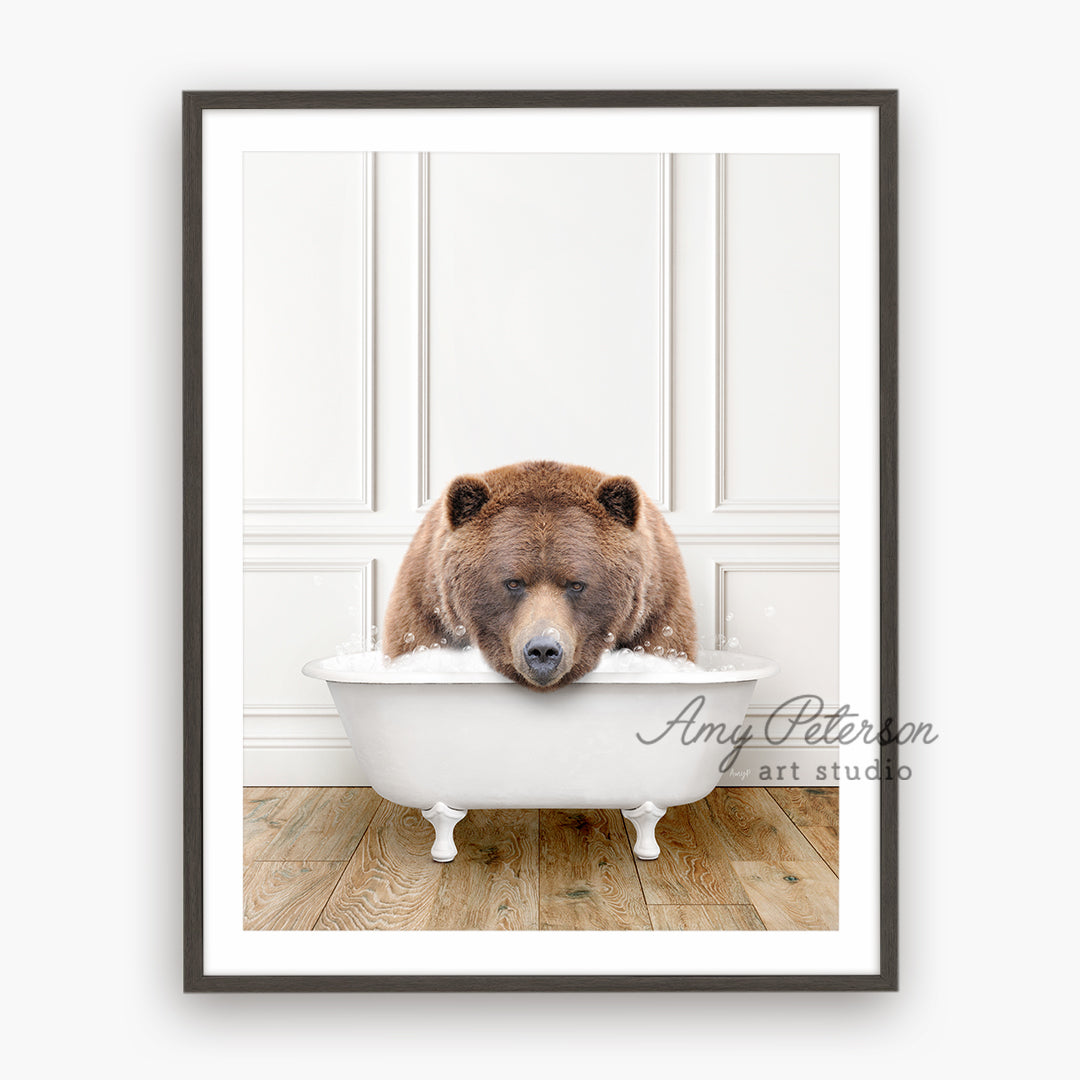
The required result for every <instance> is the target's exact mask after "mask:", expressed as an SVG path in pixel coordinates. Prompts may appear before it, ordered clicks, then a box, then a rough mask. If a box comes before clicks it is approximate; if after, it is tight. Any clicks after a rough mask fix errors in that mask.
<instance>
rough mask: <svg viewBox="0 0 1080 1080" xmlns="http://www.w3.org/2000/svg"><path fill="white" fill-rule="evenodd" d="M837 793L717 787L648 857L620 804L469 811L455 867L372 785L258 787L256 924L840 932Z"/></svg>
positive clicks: (247, 824)
mask: <svg viewBox="0 0 1080 1080" xmlns="http://www.w3.org/2000/svg"><path fill="white" fill-rule="evenodd" d="M839 821H840V814H839V789H838V788H716V789H715V790H714V791H712V792H711V793H710V794H709V795H708V796H706V798H704V799H702V800H701V801H700V802H696V803H693V804H692V805H690V806H675V807H672V808H671V809H669V810H668V812H667V814H665V815H664V817H663V818H662V819H661V821H660V823H659V824H658V825H657V827H656V839H657V842H658V843H659V845H660V857H659V858H658V859H654V860H652V861H649V862H642V861H641V860H640V859H637V858H635V857H634V854H633V839H634V828H633V826H632V825H631V823H630V822H628V821H626V820H625V819H624V818H623V816H622V814H621V813H619V811H617V810H471V811H469V813H468V815H467V816H466V817H465V819H464V820H463V821H461V822H459V823H458V825H457V828H456V829H455V830H454V842H455V843H456V844H457V848H458V854H457V858H455V859H454V861H453V862H449V863H437V862H434V861H433V860H432V859H431V854H430V852H431V843H432V840H433V839H434V830H433V829H432V827H431V826H430V825H429V824H428V822H427V821H425V820H424V819H423V818H422V817H421V816H420V811H419V810H411V809H406V808H405V807H401V806H397V805H395V804H394V803H389V802H387V801H386V800H385V799H382V798H380V797H379V796H378V795H376V794H375V792H374V791H372V790H371V788H245V789H244V929H245V930H836V929H837V928H838V927H839V903H838V901H839V884H840V883H839V872H840V867H839V844H840V840H839Z"/></svg>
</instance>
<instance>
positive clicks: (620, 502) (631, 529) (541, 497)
mask: <svg viewBox="0 0 1080 1080" xmlns="http://www.w3.org/2000/svg"><path fill="white" fill-rule="evenodd" d="M642 500H643V496H642V494H641V493H640V491H639V489H638V486H637V484H636V483H635V482H634V481H633V480H632V479H630V478H629V477H625V476H614V477H605V476H604V475H603V474H602V473H598V472H596V471H594V470H592V469H586V468H583V467H580V466H571V465H561V464H556V463H554V462H543V461H541V462H528V463H526V464H524V465H517V466H508V467H506V468H504V469H496V470H493V471H492V472H489V473H485V474H484V475H482V476H459V477H458V478H457V479H456V480H454V481H453V483H451V484H450V486H449V487H448V488H447V490H446V492H445V494H444V496H443V513H444V519H443V530H444V535H443V537H442V542H441V545H440V558H439V561H440V563H441V568H440V569H441V572H440V574H439V594H440V598H441V600H442V604H443V611H445V612H446V613H447V615H448V616H449V617H450V618H452V619H453V620H454V622H455V623H457V622H460V623H461V624H462V625H463V626H464V627H465V629H466V631H467V633H468V637H469V639H470V640H471V641H473V642H474V643H475V644H476V646H477V647H479V649H480V650H481V652H482V653H483V654H484V658H485V659H486V660H487V662H488V663H489V664H490V665H491V666H492V667H493V668H494V669H495V670H496V671H498V672H500V673H501V674H503V675H505V676H506V677H507V678H510V679H513V680H514V681H515V682H518V683H521V684H523V685H525V686H528V687H530V688H531V689H534V690H552V689H555V688H556V687H561V686H566V685H567V684H569V683H571V682H573V681H574V680H575V679H579V678H580V677H581V676H582V675H584V674H586V673H587V672H589V671H591V670H592V669H593V668H594V667H596V665H597V663H598V661H599V660H600V657H601V655H602V653H603V652H604V651H605V650H606V649H608V648H610V647H612V645H613V643H614V642H615V641H616V640H618V639H620V638H621V637H622V635H623V632H624V630H625V628H627V627H629V626H631V625H632V624H633V623H634V622H635V620H636V619H637V618H639V617H640V614H641V609H642V603H643V601H642V597H643V595H644V592H645V588H644V585H645V582H644V578H645V564H646V558H645V548H644V546H643V537H642V534H641V530H640V529H639V523H640V519H641V516H642V515H641V512H642Z"/></svg>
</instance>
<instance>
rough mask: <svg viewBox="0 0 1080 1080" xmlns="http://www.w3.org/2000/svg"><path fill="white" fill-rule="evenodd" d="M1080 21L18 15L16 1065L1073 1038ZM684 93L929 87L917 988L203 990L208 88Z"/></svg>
mask: <svg viewBox="0 0 1080 1080" xmlns="http://www.w3.org/2000/svg"><path fill="white" fill-rule="evenodd" d="M1066 18H1067V9H1065V8H1063V7H1062V6H1061V5H1059V4H1057V3H1047V2H1045V0H1036V2H1034V3H1031V4H1026V5H1024V6H1022V7H1021V6H1019V5H1001V6H997V7H989V8H988V7H986V6H981V7H980V6H977V5H972V4H966V3H951V4H941V3H933V4H931V3H927V2H919V0H916V2H913V3H910V4H907V5H904V6H903V7H895V6H892V7H877V8H875V7H872V6H868V5H866V4H865V3H861V2H837V0H832V2H829V0H827V2H826V3H824V4H823V5H814V6H807V5H806V4H804V3H794V2H790V0H780V2H778V3H777V4H772V5H769V6H768V7H760V6H758V7H755V6H750V5H746V4H720V5H717V4H712V3H703V2H688V3H676V4H672V5H668V7H666V8H665V9H663V10H662V11H661V10H660V9H658V8H656V7H655V6H652V5H650V6H645V5H627V4H625V3H619V4H614V3H597V4H594V5H591V6H582V5H580V4H577V3H574V4H568V3H561V2H556V3H552V4H548V5H546V6H544V7H543V8H522V9H520V10H518V9H511V8H508V7H507V6H506V5H505V4H503V3H467V2H464V0H463V2H462V3H459V4H453V5H448V4H436V3H416V4H411V5H398V6H393V5H386V4H368V3H363V4H357V3H350V4H345V3H341V2H336V0H327V2H316V3H313V4H311V5H309V6H308V7H307V8H305V9H304V10H303V12H302V13H298V11H297V10H296V9H295V8H294V7H292V6H290V7H284V6H274V5H266V4H253V3H247V2H244V3H220V2H218V3H213V4H209V3H205V2H201V0H193V2H191V3H186V4H184V5H172V6H170V7H165V6H162V5H157V6H153V7H149V6H146V5H140V4H135V3H120V2H111V3H110V2H106V3H103V4H99V5H79V4H74V3H70V2H64V3H60V4H58V5H53V6H51V7H48V8H43V7H36V8H35V7H31V6H26V5H24V6H22V7H20V8H18V9H16V10H13V11H12V12H10V13H9V14H8V18H7V22H6V25H5V32H6V40H5V44H6V46H7V49H6V53H5V63H4V65H3V69H2V74H0V78H2V79H3V85H4V90H5V97H4V100H5V104H6V110H5V126H4V146H5V150H6V152H7V153H6V155H5V157H6V162H5V169H4V171H3V173H2V176H0V184H2V185H3V199H2V201H0V206H2V208H3V210H2V212H3V215H4V244H3V256H2V257H3V266H4V269H3V274H4V282H3V283H4V286H5V287H4V290H3V293H2V295H3V303H4V339H3V340H4V357H5V361H6V362H5V365H4V370H5V376H6V384H5V389H4V394H3V396H2V398H0V401H2V408H3V418H4V423H3V424H2V425H0V432H2V436H0V437H2V438H3V440H4V459H5V464H6V468H5V485H6V486H5V496H6V500H7V505H8V507H9V512H8V515H7V517H6V525H5V529H4V566H5V605H4V610H5V615H6V619H5V623H6V627H7V630H8V634H7V642H6V655H5V661H6V662H5V665H4V668H5V672H6V673H7V677H8V684H9V686H8V693H9V695H10V697H9V700H8V701H6V702H5V709H4V716H5V718H6V719H7V721H8V725H7V731H8V733H9V743H8V747H7V755H6V758H5V760H6V763H7V769H6V770H5V775H6V777H7V778H8V784H7V787H6V788H5V796H6V799H5V804H6V807H7V821H8V823H9V828H8V830H7V832H6V835H7V838H8V844H7V848H6V855H7V859H6V868H7V874H8V876H7V888H6V889H5V892H4V895H5V926H6V929H7V931H8V934H7V939H6V940H7V951H6V955H5V960H6V963H5V972H6V974H7V979H8V984H9V991H10V994H9V996H12V997H13V998H14V1004H13V1005H12V1004H9V1006H8V1009H9V1011H8V1019H9V1022H10V1025H11V1028H12V1030H13V1031H14V1032H15V1035H14V1038H12V1037H10V1036H9V1042H8V1052H9V1056H10V1057H11V1058H12V1060H21V1061H22V1064H21V1068H22V1070H23V1072H24V1073H25V1074H27V1075H34V1076H44V1077H52V1076H60V1075H66V1074H69V1073H71V1072H72V1071H74V1070H76V1069H78V1068H80V1066H82V1067H85V1065H86V1064H87V1063H88V1062H94V1063H97V1064H100V1065H101V1066H102V1067H105V1068H107V1069H109V1071H110V1072H111V1073H112V1074H114V1075H117V1076H135V1075H140V1076H141V1075H155V1076H159V1077H182V1076H183V1077H186V1076H190V1075H192V1074H199V1075H202V1076H205V1077H235V1076H237V1075H240V1074H244V1075H251V1074H255V1073H258V1072H260V1071H262V1070H266V1069H274V1070H276V1071H282V1070H285V1069H288V1070H296V1069H298V1068H301V1067H303V1068H310V1067H316V1068H317V1067H320V1066H321V1067H323V1068H325V1069H327V1070H331V1069H334V1070H337V1071H340V1070H342V1069H349V1070H355V1071H358V1072H359V1071H361V1070H363V1071H365V1072H372V1071H374V1070H376V1069H379V1070H381V1071H382V1072H383V1073H384V1074H385V1075H395V1076H397V1075H405V1074H407V1073H409V1072H415V1071H417V1070H418V1069H419V1068H420V1067H429V1068H432V1069H445V1070H448V1071H450V1072H451V1073H452V1074H456V1075H476V1073H477V1072H478V1071H479V1070H481V1069H485V1068H488V1067H490V1065H491V1062H494V1061H503V1060H508V1059H511V1057H513V1059H517V1058H518V1057H519V1056H520V1055H521V1053H522V1052H523V1048H525V1052H527V1054H528V1056H529V1058H530V1060H531V1061H532V1062H533V1063H535V1065H536V1066H537V1068H538V1069H541V1070H542V1069H544V1068H545V1067H546V1068H548V1069H551V1070H555V1069H556V1068H561V1069H565V1068H566V1066H567V1065H568V1064H569V1065H570V1066H571V1067H577V1068H585V1067H589V1068H595V1067H596V1066H597V1065H598V1064H600V1063H602V1062H603V1063H608V1064H610V1063H612V1062H619V1063H624V1062H633V1063H635V1064H636V1065H638V1066H639V1067H642V1068H648V1069H649V1070H650V1071H654V1070H657V1071H658V1070H660V1069H667V1068H672V1067H679V1068H681V1069H684V1070H685V1069H689V1068H699V1069H714V1070H717V1071H720V1070H722V1071H724V1072H726V1073H735V1072H738V1073H739V1074H740V1075H749V1074H751V1072H753V1074H759V1073H761V1072H762V1071H764V1070H774V1069H776V1068H798V1069H799V1071H800V1072H801V1073H802V1074H803V1075H805V1076H821V1077H830V1078H834V1077H861V1076H864V1075H868V1074H873V1075H877V1076H881V1077H908V1076H910V1075H913V1074H917V1073H918V1072H919V1071H925V1070H927V1069H929V1068H934V1067H935V1066H938V1067H947V1066H948V1064H949V1063H950V1062H952V1061H957V1060H959V1061H963V1063H964V1065H965V1067H966V1068H968V1069H969V1070H972V1071H978V1070H981V1069H985V1070H987V1071H988V1072H998V1071H1000V1070H1001V1069H1006V1068H1020V1067H1024V1068H1025V1070H1028V1071H1033V1072H1039V1071H1042V1072H1046V1071H1049V1069H1050V1065H1049V1062H1050V1058H1051V1055H1055V1054H1056V1055H1061V1054H1065V1053H1068V1052H1069V1045H1068V1044H1067V1042H1066V1040H1068V1039H1069V1032H1070V1026H1069V1025H1068V1024H1067V1023H1066V1008H1067V1004H1068V1001H1069V996H1068V986H1069V985H1070V984H1071V980H1072V973H1071V970H1070V968H1069V960H1068V956H1067V952H1066V950H1065V949H1064V948H1063V945H1064V943H1065V941H1066V940H1067V938H1068V937H1069V936H1070V935H1072V933H1073V927H1074V914H1073V911H1072V907H1073V905H1072V888H1071V879H1070V866H1071V862H1070V859H1071V847H1070V843H1071V841H1070V836H1071V828H1070V825H1071V820H1072V813H1071V812H1072V809H1073V803H1074V801H1075V800H1074V799H1073V797H1072V793H1071V784H1072V763H1073V762H1074V761H1075V755H1074V754H1073V753H1072V751H1073V750H1074V749H1075V735H1074V730H1075V723H1074V720H1073V713H1074V711H1075V706H1074V705H1073V695H1072V687H1071V686H1069V685H1067V683H1066V677H1065V670H1066V669H1067V668H1068V667H1069V666H1070V665H1069V658H1070V656H1071V653H1072V646H1073V645H1074V644H1075V641H1076V635H1075V631H1074V629H1073V626H1074V623H1075V619H1074V613H1073V606H1074V605H1073V602H1072V599H1071V598H1072V597H1075V586H1076V575H1075V570H1074V565H1075V564H1074V558H1075V555H1074V552H1075V539H1074V535H1075V534H1074V532H1073V530H1072V529H1071V527H1069V526H1070V523H1071V519H1072V517H1073V516H1074V515H1073V514H1072V513H1071V511H1072V506H1071V502H1072V499H1071V492H1070V490H1069V487H1068V481H1069V480H1070V474H1071V462H1073V461H1074V460H1075V422H1074V417H1073V415H1072V414H1073V412H1074V403H1075V401H1076V391H1077V376H1076V370H1077V365H1076V359H1077V357H1076V347H1075V333H1074V322H1075V320H1074V317H1073V312H1074V310H1075V295H1076V291H1077V284H1078V283H1077V280H1076V270H1075V259H1074V246H1075V241H1076V224H1077V223H1076V213H1075V196H1074V194H1073V192H1072V190H1071V189H1072V186H1073V175H1074V174H1073V170H1072V168H1071V167H1070V160H1071V156H1072V153H1073V142H1074V139H1073V138H1072V131H1073V128H1074V123H1073V118H1072V114H1071V112H1070V111H1069V106H1068V102H1069V101H1070V100H1071V90H1072V87H1071V83H1069V82H1067V81H1066V80H1067V79H1068V78H1069V76H1070V74H1071V70H1072V66H1073V65H1072V63H1071V61H1072V50H1071V40H1072V36H1073V35H1072V34H1071V32H1070V27H1069V26H1067V25H1066V24H1065V19H1066ZM669 86H682V87H710V86H722V87H749V88H753V87H774V86H785V87H833V86H842V87H863V86H872V87H876V86H897V87H899V88H900V89H901V91H902V98H901V118H902V129H901V131H902V134H901V177H900V179H901V211H902V225H901V254H902V272H901V299H902V305H903V307H902V311H903V315H902V321H901V340H902V357H903V359H902V367H903V376H902V388H901V406H902V407H901V436H902V440H903V442H902V446H903V450H902V454H901V501H902V505H901V521H902V529H901V554H902V571H901V599H902V604H903V607H902V616H901V661H902V665H903V666H902V672H903V675H902V679H901V703H902V707H903V709H904V712H905V714H906V715H907V716H909V717H910V718H912V719H919V720H930V721H933V722H934V723H935V725H937V727H938V730H939V731H940V733H941V738H940V741H939V742H938V744H937V745H936V746H934V747H931V748H927V749H925V750H921V751H918V752H917V753H913V754H912V755H911V764H912V766H913V768H914V770H915V775H914V778H913V779H912V780H910V781H909V782H907V784H906V785H905V787H904V790H903V791H902V793H901V815H902V843H901V869H902V873H903V887H902V890H901V979H902V987H903V988H902V990H901V991H900V992H899V993H898V994H893V995H856V994H847V995H835V996H829V995H787V996H778V995H762V996H754V995H718V996H710V995H670V996H661V995H648V996H626V995H623V996H614V995H611V996H603V995H601V996H599V997H595V996H579V995H568V996H540V995H534V996H511V995H506V996H502V997H500V996H496V995H485V996H480V997H476V996H472V997H468V996H461V997H451V998H446V997H439V998H432V997H430V996H425V997H416V996H408V995H406V996H389V995H388V996H385V997H362V996H351V995H339V996H321V995H309V996H301V995H285V996H280V997H275V996H269V995H267V996H248V997H245V996H243V995H236V996H207V997H189V998H184V997H183V996H182V995H181V994H180V992H179V987H180V905H181V879H180V855H181V851H180V848H181V844H180V772H179V751H180V673H179V662H180V629H179V627H180V419H179V387H180V375H179V370H180V369H179V356H180V351H179V330H180V307H179V284H180V219H179V210H180V195H179V173H180V139H179V104H180V102H179V91H180V89H181V88H185V87H187V88H199V89H209V88H222V89H228V88H233V89H263V88H296V89H310V88H348V89H360V88H369V87H370V88H389V89H394V88H396V89H408V88H415V87H427V88H474V87H489V88H514V87H518V88H526V87H563V88H565V87H574V88H577V87H654V88H660V87H669ZM1066 155H1068V157H1067V156H1066ZM1036 651H1038V652H1039V653H1040V654H1041V653H1046V654H1047V655H1048V657H1049V658H1050V659H1049V660H1048V661H1047V662H1046V663H1045V664H1043V663H1040V665H1039V670H1038V672H1037V673H1035V672H1033V670H1032V664H1031V662H1030V660H1031V657H1032V656H1033V654H1035V653H1036ZM1051 737H1052V738H1053V740H1054V741H1053V742H1051ZM552 1033H556V1034H557V1035H558V1038H554V1037H552ZM478 1047H479V1048H480V1049H479V1050H478Z"/></svg>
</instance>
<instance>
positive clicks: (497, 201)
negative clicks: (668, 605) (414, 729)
mask: <svg viewBox="0 0 1080 1080" xmlns="http://www.w3.org/2000/svg"><path fill="white" fill-rule="evenodd" d="M837 181H838V172H837V162H836V159H835V158H834V157H832V156H828V155H729V156H727V157H723V156H715V155H684V154H442V153H440V154H422V153H416V154H399V153H394V154H385V153H356V154H326V153H320V154H301V153H298V154H287V153H272V154H271V153H260V154H249V155H247V156H246V158H245V165H244V198H245V216H244V254H245V278H244V334H245V341H244V377H245V387H244V454H245V461H244V477H245V505H244V530H245V612H246V621H245V642H244V648H245V656H244V672H245V706H244V707H245V729H244V730H245V779H246V782H248V783H256V784H336V783H360V782H363V777H362V776H360V774H359V772H358V767H357V766H356V764H355V762H354V759H353V757H352V754H351V751H350V750H349V748H348V743H347V741H346V740H345V737H344V734H343V732H342V729H341V727H340V723H339V722H338V721H337V718H336V714H335V713H334V710H333V706H332V705H331V703H330V698H329V694H328V692H327V691H326V689H325V687H324V686H322V685H321V684H319V683H316V682H313V681H311V680H308V679H305V678H304V677H303V676H301V675H300V674H299V667H300V665H301V664H302V663H303V662H304V661H305V660H307V659H312V658H314V657H316V656H323V655H330V654H333V653H334V652H335V650H336V648H337V647H338V646H339V645H344V646H346V647H348V648H349V649H354V648H356V647H357V646H358V645H360V644H363V643H365V642H366V641H367V637H368V633H369V630H370V628H371V626H372V625H375V624H379V623H381V621H382V611H383V609H384V607H385V604H386V600H387V596H388V594H389V590H390V587H391V585H392V584H393V580H394V576H395V574H396V573H397V568H398V566H399V565H400V561H401V558H402V555H403V554H404V551H405V548H406V546H407V544H408V542H409V540H410V538H411V536H412V534H413V531H414V530H415V528H416V526H417V524H418V523H419V520H420V511H421V509H422V508H423V507H424V506H425V505H427V504H428V503H429V501H430V499H431V498H434V497H437V495H438V494H439V492H440V490H441V489H442V488H443V486H444V485H445V484H446V483H447V482H448V481H449V480H450V479H451V478H452V477H453V476H455V475H457V474H458V473H461V472H473V471H480V470H484V469H488V468H491V467H494V466H496V465H501V464H506V463H508V462H511V461H517V460H522V459H525V458H529V457H546V458H554V459H557V460H566V461H573V462H577V463H580V464H586V465H591V466H593V467H595V468H599V469H601V470H604V471H607V472H624V473H629V474H630V475H632V476H635V477H636V478H637V479H638V480H639V481H640V482H641V484H642V485H643V486H644V487H645V489H646V490H647V491H648V492H649V493H650V494H651V495H652V496H653V498H655V499H656V500H657V502H659V503H660V505H661V506H662V507H663V508H664V509H665V510H666V511H667V512H668V518H669V521H670V522H671V524H672V527H673V528H674V529H675V532H676V535H677V536H678V538H679V540H680V542H681V545H682V550H683V556H684V559H685V562H686V566H687V572H688V574H689V576H690V582H691V589H692V592H693V594H694V599H695V605H696V608H697V616H698V627H699V636H700V638H701V641H702V643H703V644H704V645H705V646H706V647H715V644H716V641H717V639H718V638H719V637H720V635H724V636H725V637H727V638H736V639H737V640H738V642H739V648H740V649H742V650H744V651H747V652H755V653H761V654H765V655H769V656H773V657H775V658H776V659H778V660H779V661H780V663H781V665H782V667H783V673H782V675H780V676H778V677H777V678H775V679H772V680H769V681H767V682H766V683H763V684H762V685H761V686H759V687H758V692H757V694H756V696H755V698H754V703H753V705H752V708H751V712H752V714H753V715H755V716H762V715H767V714H768V713H769V712H770V711H771V710H772V708H773V707H775V706H776V705H777V704H779V703H780V702H781V701H784V700H786V699H787V698H789V697H792V696H794V695H796V694H801V693H814V694H818V695H820V696H821V697H822V698H823V699H824V700H825V701H826V702H827V703H830V704H831V703H834V702H835V700H836V696H837V684H838V674H837V648H838V602H837V598H838V590H837V586H838V580H839V573H838V572H839V566H840V555H839V552H840V544H839V533H838V511H839V508H838V484H837V480H838V467H837V428H838V416H837V402H838V328H839V318H838V292H837V277H838V229H839V220H838V187H837ZM791 756H792V755H791V751H790V749H788V748H785V758H790V757H791ZM819 758H820V754H819V755H818V756H817V757H816V758H815V759H814V760H815V761H816V760H818V759H819ZM755 760H757V759H755Z"/></svg>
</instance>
